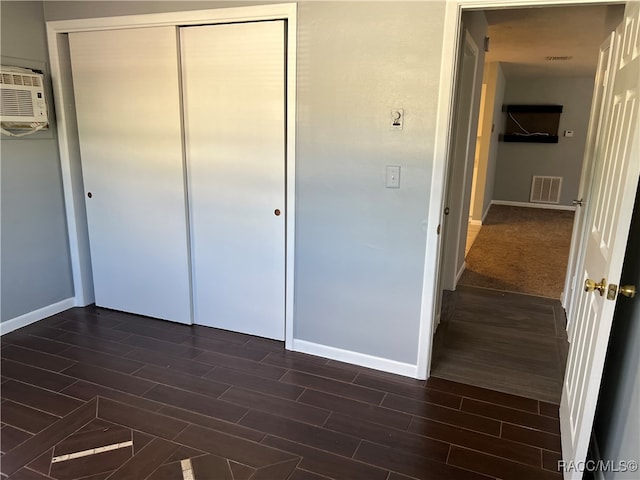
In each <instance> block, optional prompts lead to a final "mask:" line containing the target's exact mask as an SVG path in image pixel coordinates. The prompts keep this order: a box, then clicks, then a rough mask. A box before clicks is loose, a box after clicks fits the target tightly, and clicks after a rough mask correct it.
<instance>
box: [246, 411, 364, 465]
mask: <svg viewBox="0 0 640 480" xmlns="http://www.w3.org/2000/svg"><path fill="white" fill-rule="evenodd" d="M240 425H244V426H246V427H249V428H253V429H254V430H258V431H262V432H265V433H268V434H271V435H274V436H276V437H280V438H286V439H287V440H291V441H293V442H298V443H301V444H303V445H308V446H310V447H315V448H319V449H320V450H326V451H328V452H332V453H337V454H338V455H343V456H345V457H350V456H352V455H353V453H354V452H355V451H356V448H357V447H358V444H359V443H360V439H359V438H358V437H353V436H349V435H345V434H342V433H338V432H335V431H331V430H327V429H325V428H321V427H317V426H315V425H309V424H307V423H302V422H297V421H295V420H290V419H287V418H283V417H278V416H276V415H271V414H269V413H264V412H255V411H251V412H249V413H247V414H246V415H245V416H244V417H243V419H242V420H241V421H240Z"/></svg>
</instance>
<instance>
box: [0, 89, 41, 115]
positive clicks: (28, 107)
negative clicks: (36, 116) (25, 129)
mask: <svg viewBox="0 0 640 480" xmlns="http://www.w3.org/2000/svg"><path fill="white" fill-rule="evenodd" d="M0 115H2V116H3V117H5V116H16V117H33V101H32V100H31V92H29V91H27V90H4V89H3V90H2V103H1V104H0Z"/></svg>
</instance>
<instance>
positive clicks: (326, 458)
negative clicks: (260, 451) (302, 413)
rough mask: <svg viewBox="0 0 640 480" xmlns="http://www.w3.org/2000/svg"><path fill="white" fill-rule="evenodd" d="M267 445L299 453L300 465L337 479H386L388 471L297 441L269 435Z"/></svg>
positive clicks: (295, 453)
mask: <svg viewBox="0 0 640 480" xmlns="http://www.w3.org/2000/svg"><path fill="white" fill-rule="evenodd" d="M263 443H264V444H266V445H271V446H273V447H276V448H279V449H281V450H284V451H287V452H291V453H292V454H294V455H299V456H300V457H302V460H301V461H300V463H299V467H300V468H303V469H305V470H309V471H311V472H313V473H317V474H319V475H324V476H325V477H327V478H334V479H336V480H385V479H386V478H387V475H388V471H387V470H385V469H383V468H378V467H376V466H373V465H370V464H367V463H363V462H359V461H356V460H353V459H350V458H346V457H342V456H340V455H334V454H332V453H328V452H324V451H322V450H317V449H315V448H310V447H307V446H305V445H301V444H299V443H296V442H290V441H289V440H284V439H281V438H277V437H272V436H268V437H266V438H265V440H263Z"/></svg>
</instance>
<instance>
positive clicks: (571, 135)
mask: <svg viewBox="0 0 640 480" xmlns="http://www.w3.org/2000/svg"><path fill="white" fill-rule="evenodd" d="M564 136H565V137H573V130H565V131H564Z"/></svg>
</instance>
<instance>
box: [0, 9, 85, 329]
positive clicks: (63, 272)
mask: <svg viewBox="0 0 640 480" xmlns="http://www.w3.org/2000/svg"><path fill="white" fill-rule="evenodd" d="M0 15H1V17H2V23H1V35H2V38H1V45H2V64H3V65H11V66H21V67H29V68H35V69H39V70H48V68H47V64H46V62H47V56H48V54H47V45H46V36H45V25H44V13H43V8H42V3H41V2H11V1H4V0H3V1H2V2H0ZM46 80H47V82H50V79H49V76H48V75H47V77H46ZM47 93H48V94H49V98H51V91H50V89H49V91H48V92H47ZM53 113H54V112H53V109H52V108H51V109H50V114H51V115H52V114H53ZM53 123H54V124H55V122H53ZM53 127H55V125H53ZM0 154H1V161H0V169H1V172H0V173H1V177H2V180H1V195H0V201H1V204H2V206H1V208H2V215H1V229H2V238H1V251H0V257H1V268H2V285H1V296H2V301H1V303H2V308H1V314H0V318H1V321H2V322H5V321H7V320H11V319H13V318H16V317H19V316H21V315H23V314H26V313H30V312H32V311H34V310H38V309H40V308H42V307H46V306H48V305H51V304H54V303H57V302H59V301H61V300H65V299H67V298H70V297H72V296H73V284H72V278H71V266H70V257H69V247H68V243H67V227H66V220H65V211H64V200H63V191H62V178H61V174H60V161H59V157H58V144H57V141H56V137H55V130H54V128H52V129H51V130H50V131H48V132H38V133H36V134H34V135H33V136H30V137H23V138H7V137H4V136H3V137H2V138H1V141H0Z"/></svg>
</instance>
